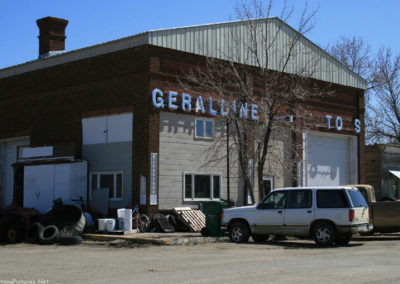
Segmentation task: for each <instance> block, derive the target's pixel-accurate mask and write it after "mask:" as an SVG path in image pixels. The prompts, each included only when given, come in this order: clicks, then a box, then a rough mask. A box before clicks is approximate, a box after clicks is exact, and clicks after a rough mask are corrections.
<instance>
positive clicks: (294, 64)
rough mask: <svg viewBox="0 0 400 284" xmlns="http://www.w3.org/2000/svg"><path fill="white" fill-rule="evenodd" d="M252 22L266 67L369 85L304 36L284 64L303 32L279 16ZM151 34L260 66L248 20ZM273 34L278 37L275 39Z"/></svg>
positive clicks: (158, 41)
mask: <svg viewBox="0 0 400 284" xmlns="http://www.w3.org/2000/svg"><path fill="white" fill-rule="evenodd" d="M252 25H253V26H254V27H256V30H257V33H254V35H255V36H256V37H257V51H258V53H257V54H258V57H259V58H260V60H261V62H262V66H263V67H267V68H268V69H272V70H277V71H283V72H288V73H293V74H301V75H308V76H311V77H313V78H316V79H319V80H323V81H327V82H332V83H337V84H341V85H345V86H350V87H355V88H360V89H365V88H366V83H365V81H364V80H363V79H362V78H361V77H359V76H358V75H357V74H355V73H353V72H352V71H351V70H349V69H348V68H347V67H345V66H344V65H342V64H341V63H340V62H339V61H337V60H336V59H335V58H333V57H331V56H330V55H329V54H327V53H326V52H325V51H323V50H322V49H321V48H319V47H318V46H316V45H315V44H313V43H312V42H311V41H309V40H308V39H306V38H305V37H303V36H301V37H300V39H299V40H298V41H297V42H296V45H295V49H294V54H293V56H291V60H290V61H289V63H288V64H287V66H285V67H284V59H285V58H287V54H288V51H289V48H288V46H289V45H290V44H291V43H292V42H293V38H295V37H296V36H298V35H299V34H298V33H297V32H296V31H295V30H294V29H292V28H291V27H289V26H288V25H286V24H285V23H283V22H282V21H281V20H279V19H276V18H271V19H268V20H266V19H261V20H253V21H252ZM263 35H267V40H266V43H267V44H268V45H269V44H271V48H270V49H269V52H268V58H266V55H265V52H263V50H264V48H265V45H266V44H265V42H264V41H263V38H265V37H263ZM148 36H149V43H150V44H153V45H157V46H161V47H166V48H171V49H176V50H180V51H185V52H190V53H195V54H199V55H203V56H209V57H214V58H220V59H225V60H233V61H236V62H240V63H244V64H249V65H255V66H258V64H257V62H256V58H255V56H253V55H252V54H251V52H250V49H249V46H248V44H249V43H251V42H253V41H252V40H251V37H252V33H251V32H250V29H249V25H248V24H246V22H245V21H239V22H229V23H222V24H211V25H202V26H194V27H186V28H178V29H167V30H159V31H151V32H149V33H148ZM275 36H276V38H275ZM272 38H275V40H274V41H273V42H272ZM266 59H268V60H266ZM315 67H316V68H315ZM303 70H306V73H304V72H303Z"/></svg>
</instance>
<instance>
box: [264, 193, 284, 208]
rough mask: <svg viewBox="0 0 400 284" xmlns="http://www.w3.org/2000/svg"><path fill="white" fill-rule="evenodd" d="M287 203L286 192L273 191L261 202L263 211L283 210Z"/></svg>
mask: <svg viewBox="0 0 400 284" xmlns="http://www.w3.org/2000/svg"><path fill="white" fill-rule="evenodd" d="M286 203H287V191H273V192H271V194H270V195H268V196H267V197H266V198H265V199H264V200H263V201H262V204H263V205H264V206H263V208H264V209H283V208H285V207H286Z"/></svg>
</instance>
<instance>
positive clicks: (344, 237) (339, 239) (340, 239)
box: [335, 233, 353, 245]
mask: <svg viewBox="0 0 400 284" xmlns="http://www.w3.org/2000/svg"><path fill="white" fill-rule="evenodd" d="M352 238H353V235H352V234H351V233H344V234H338V235H337V236H336V241H335V243H336V244H337V245H348V244H349V242H350V241H351V239H352Z"/></svg>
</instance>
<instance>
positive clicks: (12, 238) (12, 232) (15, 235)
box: [7, 224, 22, 243]
mask: <svg viewBox="0 0 400 284" xmlns="http://www.w3.org/2000/svg"><path fill="white" fill-rule="evenodd" d="M21 239H22V228H21V226H19V225H17V224H14V225H11V226H10V227H9V228H8V230H7V241H9V242H10V243H18V242H19V241H21Z"/></svg>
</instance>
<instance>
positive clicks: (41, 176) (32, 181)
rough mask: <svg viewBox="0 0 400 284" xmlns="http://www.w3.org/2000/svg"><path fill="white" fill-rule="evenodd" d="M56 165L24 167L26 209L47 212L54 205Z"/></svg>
mask: <svg viewBox="0 0 400 284" xmlns="http://www.w3.org/2000/svg"><path fill="white" fill-rule="evenodd" d="M54 177H55V166H54V165H37V166H25V167H24V207H28V208H35V209H37V210H39V211H40V212H41V213H45V212H47V211H48V210H49V209H50V208H51V206H52V205H53V200H54V183H55V179H54Z"/></svg>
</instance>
